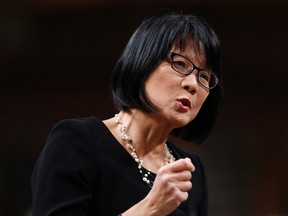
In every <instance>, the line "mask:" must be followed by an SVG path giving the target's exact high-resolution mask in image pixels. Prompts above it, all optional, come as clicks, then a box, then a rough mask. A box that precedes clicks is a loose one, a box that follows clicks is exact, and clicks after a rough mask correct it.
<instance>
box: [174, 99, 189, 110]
mask: <svg viewBox="0 0 288 216" xmlns="http://www.w3.org/2000/svg"><path fill="white" fill-rule="evenodd" d="M177 101H178V102H180V105H181V106H182V108H184V109H191V102H190V100H189V99H188V98H179V99H177Z"/></svg>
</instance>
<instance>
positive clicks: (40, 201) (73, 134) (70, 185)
mask: <svg viewBox="0 0 288 216" xmlns="http://www.w3.org/2000/svg"><path fill="white" fill-rule="evenodd" d="M94 140H95V139H94ZM96 169H97V167H96V161H95V142H94V141H93V135H92V133H91V130H90V128H89V126H88V125H87V124H85V122H83V121H81V120H65V121H62V122H60V123H58V124H57V125H56V126H55V127H54V128H53V129H52V130H51V132H50V134H49V136H48V138H47V141H46V144H45V146H44V148H43V150H42V152H41V154H40V156H39V158H38V160H37V162H36V164H35V167H34V171H33V173H32V177H31V186H32V214H33V216H42V215H43V216H44V215H45V216H52V215H53V216H56V215H61V216H74V215H75V216H76V215H77V216H82V215H88V214H89V213H88V212H89V211H90V210H91V198H92V194H93V190H94V188H93V187H95V186H93V185H95V184H96V182H97V179H96V176H95V173H96V172H95V170H96Z"/></svg>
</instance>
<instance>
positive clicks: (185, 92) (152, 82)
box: [103, 43, 209, 216]
mask: <svg viewBox="0 0 288 216" xmlns="http://www.w3.org/2000/svg"><path fill="white" fill-rule="evenodd" d="M189 44H190V45H189V46H188V47H186V49H185V51H184V52H180V50H179V49H177V48H176V47H173V48H172V49H171V51H172V52H176V53H179V54H182V55H184V56H185V57H187V58H189V59H190V60H191V61H192V62H193V63H194V64H195V65H197V66H198V67H199V68H205V67H206V63H205V57H204V56H203V55H201V54H199V53H198V52H196V51H195V50H197V49H195V47H194V45H193V43H189ZM145 89H146V92H147V96H148V97H149V99H150V100H151V101H152V102H153V103H154V104H155V105H156V106H157V107H158V108H160V112H151V113H148V114H147V113H144V112H142V111H141V110H137V109H131V110H129V111H128V112H123V111H121V112H120V113H119V119H121V121H122V122H123V124H124V125H125V126H126V128H127V134H128V135H129V136H130V137H131V138H132V140H133V146H134V148H135V149H136V152H137V154H138V157H139V158H141V159H143V160H144V166H145V167H146V168H148V169H150V170H151V171H152V172H154V173H157V177H156V179H155V181H154V185H153V187H152V189H151V191H150V192H149V193H148V195H147V196H146V197H145V198H144V199H143V200H142V201H140V202H139V203H137V204H135V205H134V206H132V207H131V208H130V209H128V210H127V211H125V212H124V213H122V215H123V216H129V215H145V216H158V215H159V216H160V215H162V216H163V215H168V214H170V213H171V212H172V211H173V210H175V209H176V208H177V207H178V206H179V205H180V204H181V202H183V201H185V200H187V199H188V191H189V190H190V189H191V188H192V184H191V181H190V180H191V178H192V172H193V171H194V170H195V167H194V165H193V164H192V163H191V160H190V159H189V158H185V159H179V160H177V161H175V162H173V163H170V164H168V165H165V166H163V160H164V154H163V151H164V143H165V142H166V141H167V139H168V137H169V134H170V133H171V131H172V130H173V129H174V128H177V127H182V126H185V125H186V124H188V123H189V122H191V121H192V120H193V119H194V118H195V117H196V115H197V114H198V112H199V110H200V108H201V106H202V105H203V103H204V101H205V100H206V98H207V97H208V95H209V91H208V90H207V89H205V88H203V87H202V86H201V85H199V84H198V82H197V80H196V76H195V72H193V73H191V74H190V75H188V76H184V75H181V74H179V73H177V72H176V71H174V69H172V68H171V64H170V63H169V61H168V60H164V61H163V62H162V63H161V64H160V65H159V66H158V67H157V68H156V69H155V70H154V71H153V72H152V73H151V75H150V76H149V77H148V79H147V80H146V83H145ZM179 98H180V99H181V98H182V99H183V98H185V100H189V101H190V105H191V106H190V107H189V108H187V107H184V108H183V104H181V103H180V102H179V100H178V99H179ZM103 122H104V124H106V126H107V127H108V129H109V130H110V131H111V133H112V134H113V135H114V136H115V138H116V139H117V140H118V141H119V143H120V144H121V145H123V140H122V138H121V134H120V132H119V129H118V127H117V124H116V120H115V118H111V119H108V120H105V121H103ZM123 147H124V146H123ZM124 148H125V147H124ZM125 149H126V148H125ZM136 171H137V170H135V172H136Z"/></svg>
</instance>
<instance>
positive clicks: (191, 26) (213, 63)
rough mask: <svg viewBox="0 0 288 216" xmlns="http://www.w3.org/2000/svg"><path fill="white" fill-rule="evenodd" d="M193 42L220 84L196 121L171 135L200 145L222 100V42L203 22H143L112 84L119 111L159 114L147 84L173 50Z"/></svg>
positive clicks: (172, 15)
mask: <svg viewBox="0 0 288 216" xmlns="http://www.w3.org/2000/svg"><path fill="white" fill-rule="evenodd" d="M191 41H192V42H193V43H194V44H195V45H196V48H197V49H198V50H197V51H198V52H199V53H203V54H204V55H205V57H206V64H207V67H209V68H210V69H211V70H212V71H213V72H214V73H215V74H216V75H217V77H218V79H219V84H218V85H217V86H216V87H215V88H213V89H212V90H210V93H209V96H208V97H207V99H206V101H205V102H204V104H203V106H202V107H201V109H200V111H199V113H198V115H197V116H196V117H195V118H194V119H193V121H191V122H190V123H189V124H187V125H186V126H184V127H181V128H176V129H174V130H173V131H172V135H174V136H175V137H178V138H180V139H182V140H186V141H193V142H195V143H197V144H199V143H201V142H202V141H203V140H204V139H205V138H206V137H207V136H208V135H209V133H210V131H211V129H212V126H213V124H214V121H215V118H216V113H217V110H218V106H219V102H220V101H221V99H222V87H221V84H220V83H221V74H220V42H219V39H218V37H217V35H216V34H215V32H214V30H213V29H212V28H211V27H210V26H209V25H208V24H207V23H206V22H205V21H204V20H202V19H200V18H199V17H196V16H193V15H184V14H182V13H178V12H169V13H162V14H159V15H156V16H153V17H150V18H148V19H146V20H144V21H143V23H142V24H141V25H140V26H139V27H138V29H137V30H136V31H135V32H134V34H133V35H132V37H131V38H130V40H129V42H128V44H127V46H126V48H125V49H124V51H123V53H122V55H121V56H120V58H119V60H118V62H117V63H116V66H115V69H114V73H113V75H112V81H111V82H112V83H111V84H112V93H113V97H114V102H115V105H116V106H117V108H118V109H119V110H124V111H127V110H129V109H132V108H136V109H140V110H142V111H144V112H147V113H149V112H152V111H156V112H157V111H159V109H158V108H157V107H156V106H155V105H154V104H153V103H152V102H151V101H150V100H149V98H148V97H147V95H146V91H145V81H146V80H147V78H148V76H149V75H150V74H151V73H152V72H153V71H154V69H155V68H156V67H157V66H158V65H159V64H160V63H161V62H162V61H163V60H165V59H166V58H167V54H168V52H169V51H170V50H171V48H172V47H173V46H175V47H176V48H179V49H180V51H184V50H185V47H186V45H185V44H186V43H190V42H191Z"/></svg>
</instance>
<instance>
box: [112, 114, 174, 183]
mask: <svg viewBox="0 0 288 216" xmlns="http://www.w3.org/2000/svg"><path fill="white" fill-rule="evenodd" d="M115 118H116V123H117V126H118V128H119V131H120V133H121V136H122V139H123V141H124V146H125V147H126V148H127V150H128V151H129V152H130V154H131V156H132V157H133V158H134V160H135V162H136V163H137V164H138V170H139V172H140V174H141V175H142V180H143V181H144V182H145V183H146V184H147V185H148V186H149V187H152V186H153V183H154V181H153V180H152V179H153V177H151V171H150V170H149V169H146V168H144V167H143V160H141V159H140V158H139V157H138V154H137V152H136V150H135V148H134V147H133V140H132V139H131V137H130V136H129V135H128V134H127V133H126V127H125V126H124V125H123V122H122V121H121V120H120V119H119V114H116V115H115ZM174 161H175V158H174V156H173V154H172V152H171V150H170V149H169V148H168V146H167V144H166V143H165V145H164V161H163V165H167V164H170V163H172V162H174Z"/></svg>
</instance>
